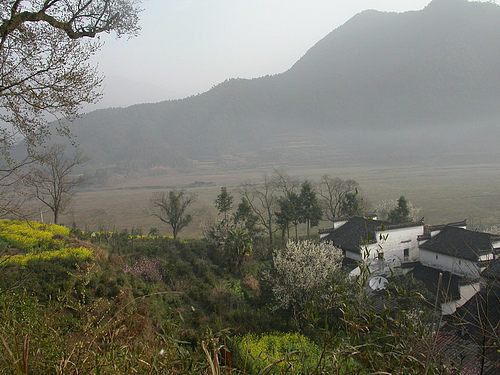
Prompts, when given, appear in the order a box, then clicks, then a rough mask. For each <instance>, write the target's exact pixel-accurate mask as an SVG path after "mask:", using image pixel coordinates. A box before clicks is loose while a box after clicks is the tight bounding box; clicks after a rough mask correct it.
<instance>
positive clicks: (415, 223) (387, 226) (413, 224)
mask: <svg viewBox="0 0 500 375" xmlns="http://www.w3.org/2000/svg"><path fill="white" fill-rule="evenodd" d="M423 225H424V218H422V219H420V220H419V221H410V222H407V223H399V224H391V223H385V224H384V225H383V226H382V227H381V228H380V230H392V229H401V228H411V227H420V226H423ZM377 229H378V228H377Z"/></svg>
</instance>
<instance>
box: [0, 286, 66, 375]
mask: <svg viewBox="0 0 500 375" xmlns="http://www.w3.org/2000/svg"><path fill="white" fill-rule="evenodd" d="M50 313H51V311H49V310H47V309H45V308H44V307H43V306H42V305H40V304H39V303H38V301H37V300H36V298H34V297H31V296H28V295H27V294H26V293H22V292H21V293H19V292H2V293H0V316H1V317H2V324H0V341H1V342H0V373H3V374H9V373H10V374H24V375H27V374H55V367H56V365H57V364H58V362H59V361H60V359H61V358H63V357H64V354H63V353H64V345H63V342H62V341H61V338H60V336H59V334H58V332H57V331H56V330H54V329H53V328H52V327H51V323H52V316H51V314H50Z"/></svg>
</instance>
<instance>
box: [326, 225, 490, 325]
mask: <svg viewBox="0 0 500 375" xmlns="http://www.w3.org/2000/svg"><path fill="white" fill-rule="evenodd" d="M320 239H321V240H322V241H329V242H330V243H332V244H333V245H334V246H337V247H339V248H341V249H342V251H343V253H344V256H345V260H346V263H351V264H355V265H357V264H358V263H359V262H363V263H364V264H365V265H367V266H368V267H369V269H370V272H371V274H372V275H373V276H386V277H389V276H391V275H395V274H396V275H397V274H403V273H407V272H412V273H413V276H414V277H415V278H416V279H417V280H421V281H422V282H423V283H424V284H425V285H426V287H427V289H429V290H430V291H431V292H432V293H434V294H435V295H436V296H438V301H439V303H440V308H441V312H442V314H443V315H449V314H453V313H454V312H455V311H456V310H457V308H459V307H461V306H463V305H464V304H465V303H466V302H467V301H469V300H470V299H471V298H472V297H473V296H474V295H475V294H476V293H478V291H479V290H480V289H481V277H480V275H481V272H483V271H484V270H485V268H486V266H487V265H488V263H489V262H491V261H492V260H494V259H495V258H497V257H498V254H499V253H500V236H497V235H493V234H490V233H484V232H477V231H471V230H467V229H466V221H465V220H464V221H461V222H456V223H449V224H445V225H434V226H428V225H424V223H423V220H420V221H418V222H411V223H403V224H391V223H387V222H384V221H381V220H377V218H376V217H375V216H374V215H372V216H367V217H360V216H356V217H349V218H340V219H339V220H337V221H335V223H334V226H333V228H331V229H328V230H321V231H320ZM359 272H360V269H359V268H354V270H353V271H352V273H351V274H352V275H356V274H359Z"/></svg>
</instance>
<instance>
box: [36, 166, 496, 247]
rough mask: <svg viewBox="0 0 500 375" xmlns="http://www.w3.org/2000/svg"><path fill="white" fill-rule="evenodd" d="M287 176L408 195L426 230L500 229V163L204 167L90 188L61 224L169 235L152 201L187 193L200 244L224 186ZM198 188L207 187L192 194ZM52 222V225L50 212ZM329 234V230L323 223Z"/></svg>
mask: <svg viewBox="0 0 500 375" xmlns="http://www.w3.org/2000/svg"><path fill="white" fill-rule="evenodd" d="M275 168H277V169H282V170H283V169H284V170H285V171H286V172H287V173H288V174H289V175H291V176H296V177H298V178H300V179H310V180H313V181H318V180H319V178H320V177H321V176H322V175H324V174H329V175H330V176H338V177H341V178H343V179H347V178H353V179H355V180H357V181H358V182H359V183H360V185H361V189H362V191H361V193H362V195H363V196H364V197H365V198H366V199H367V200H368V201H370V202H371V203H372V204H373V205H376V204H377V203H379V202H381V201H383V200H387V199H397V198H398V197H399V196H401V195H404V196H405V197H406V198H408V199H409V200H410V201H411V202H412V203H413V205H414V206H415V207H419V208H420V209H421V210H420V216H423V217H425V222H426V223H428V224H439V223H447V222H452V221H459V220H463V219H467V221H468V224H469V228H472V229H481V230H484V229H486V228H488V227H490V226H495V225H499V226H500V173H499V171H500V163H493V162H492V163H489V164H488V163H485V164H474V165H463V164H462V165H451V166H437V165H435V163H432V162H429V163H427V164H420V165H417V166H415V165H408V166H393V167H381V166H368V165H362V164H358V165H351V166H348V167H347V166H342V165H338V164H337V165H335V164H334V163H332V164H331V165H327V163H323V165H321V166H317V165H315V164H314V163H309V164H308V163H303V164H301V165H298V166H295V167H290V166H287V167H286V168H284V165H283V164H276V165H273V164H272V163H268V164H262V165H261V166H258V167H252V168H244V167H238V168H227V167H225V168H223V167H217V166H215V164H211V163H199V164H198V166H197V167H195V168H193V169H192V170H191V171H189V172H185V173H177V172H175V171H171V172H169V173H168V174H165V175H162V176H154V177H142V178H135V179H124V180H123V181H121V182H115V183H114V184H113V185H109V186H105V187H102V188H89V189H88V190H85V191H82V192H80V193H78V194H77V195H76V196H75V199H74V203H73V205H72V207H71V209H70V210H68V212H67V213H66V215H64V216H63V217H62V221H63V222H64V223H65V224H66V225H72V223H75V224H76V225H77V226H78V227H80V228H88V229H92V230H96V229H101V228H105V229H109V230H116V231H122V230H124V229H128V230H130V229H132V228H141V229H142V231H143V233H147V232H148V231H149V229H150V228H152V227H156V228H158V229H160V233H162V234H169V233H170V232H169V228H167V227H166V226H165V225H164V224H162V223H161V222H160V221H159V220H158V219H156V218H154V217H152V216H151V215H150V214H149V212H148V211H149V205H150V199H151V197H152V196H153V194H154V193H158V192H162V191H168V190H170V189H174V188H175V189H181V188H185V189H186V190H187V191H188V192H190V193H194V194H196V195H197V200H196V203H195V204H194V205H193V209H195V210H196V211H197V212H198V215H197V217H196V219H195V220H194V222H193V223H192V224H191V225H190V226H189V227H188V228H186V229H184V230H183V231H182V232H181V236H182V237H199V236H201V235H202V228H203V224H204V223H206V222H208V221H210V219H211V218H213V217H214V216H215V215H216V212H215V208H214V206H213V201H214V199H215V197H216V195H217V194H218V193H219V191H220V188H221V187H222V186H226V187H227V188H228V189H229V190H230V191H231V192H233V194H234V195H235V202H238V201H239V199H240V198H239V196H238V194H237V192H236V190H237V188H238V186H239V185H240V184H241V183H243V182H258V181H260V180H261V179H262V177H263V176H264V175H265V174H267V175H272V174H273V170H274V169H275ZM195 182H204V183H207V185H205V186H202V187H192V185H193V184H194V183H195ZM45 215H46V217H50V215H49V213H48V212H47V213H46V214H45ZM321 226H322V227H327V226H328V223H322V225H321Z"/></svg>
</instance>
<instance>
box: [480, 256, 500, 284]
mask: <svg viewBox="0 0 500 375" xmlns="http://www.w3.org/2000/svg"><path fill="white" fill-rule="evenodd" d="M481 276H483V277H485V278H487V279H494V280H496V281H500V258H498V259H496V260H494V261H493V262H491V263H490V264H489V265H488V268H486V269H485V270H484V271H483V272H482V273H481Z"/></svg>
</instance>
